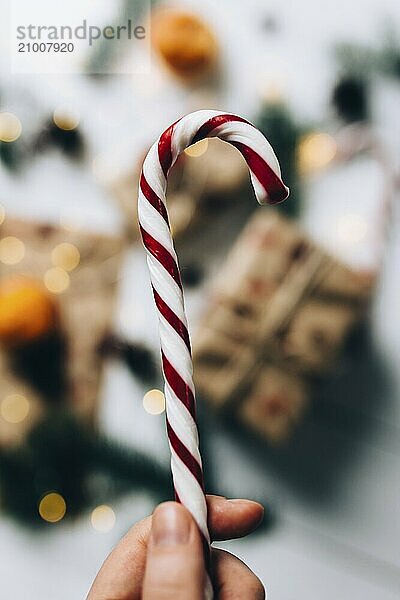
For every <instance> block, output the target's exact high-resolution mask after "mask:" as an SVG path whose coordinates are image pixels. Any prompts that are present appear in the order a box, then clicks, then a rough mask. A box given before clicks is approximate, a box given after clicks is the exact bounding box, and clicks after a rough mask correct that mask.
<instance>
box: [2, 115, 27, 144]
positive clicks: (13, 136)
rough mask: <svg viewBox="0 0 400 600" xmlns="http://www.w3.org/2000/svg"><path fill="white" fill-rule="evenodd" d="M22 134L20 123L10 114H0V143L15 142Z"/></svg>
mask: <svg viewBox="0 0 400 600" xmlns="http://www.w3.org/2000/svg"><path fill="white" fill-rule="evenodd" d="M21 133H22V125H21V121H20V120H19V119H18V117H17V116H16V115H14V114H13V113H10V112H0V141H1V142H15V140H17V139H18V138H19V136H20V135H21Z"/></svg>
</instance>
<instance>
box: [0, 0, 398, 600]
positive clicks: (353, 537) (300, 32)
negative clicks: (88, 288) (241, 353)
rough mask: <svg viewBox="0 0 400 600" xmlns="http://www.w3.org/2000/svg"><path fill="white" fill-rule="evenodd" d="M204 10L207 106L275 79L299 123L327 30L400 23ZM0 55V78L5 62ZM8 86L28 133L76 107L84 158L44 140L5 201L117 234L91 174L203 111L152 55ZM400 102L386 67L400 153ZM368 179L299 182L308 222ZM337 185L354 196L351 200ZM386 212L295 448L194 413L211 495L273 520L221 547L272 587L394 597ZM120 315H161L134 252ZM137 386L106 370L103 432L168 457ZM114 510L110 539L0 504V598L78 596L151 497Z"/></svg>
mask: <svg viewBox="0 0 400 600" xmlns="http://www.w3.org/2000/svg"><path fill="white" fill-rule="evenodd" d="M101 1H102V0H99V3H101ZM186 3H188V4H189V2H184V4H186ZM38 4H40V3H38ZM94 4H96V3H94ZM192 4H195V5H197V3H196V2H192ZM201 11H202V12H204V14H205V15H206V16H207V17H208V18H209V19H210V20H212V21H213V24H214V26H215V28H216V29H217V31H218V34H219V36H220V39H221V43H222V46H223V50H224V62H225V65H226V82H225V87H224V91H223V92H222V95H221V97H220V99H219V106H218V108H222V109H224V110H225V109H226V110H228V111H233V112H239V113H243V114H245V115H248V116H250V118H251V117H252V116H254V115H255V114H256V110H257V107H258V104H259V98H260V94H261V92H262V90H263V89H265V87H266V85H269V84H274V85H276V86H279V88H280V89H281V90H282V93H283V95H284V97H285V98H286V99H287V101H288V103H289V105H290V107H291V108H292V110H293V111H294V113H295V114H296V115H297V116H298V118H299V119H301V120H307V119H310V120H312V121H317V122H318V121H321V122H324V121H326V119H327V117H328V116H329V111H328V108H327V101H328V97H329V91H330V89H331V81H332V80H333V77H334V69H333V66H332V65H333V62H332V55H331V52H330V49H331V45H332V43H333V42H334V41H338V40H339V39H343V40H353V41H359V42H365V43H374V42H376V43H379V40H380V39H381V37H380V34H381V33H382V30H383V27H384V24H385V19H390V20H391V21H392V22H396V23H397V25H398V26H399V25H400V23H399V21H400V14H399V13H400V10H399V8H398V5H397V2H396V1H395V0H379V1H378V0H358V1H356V2H353V3H350V2H345V1H344V0H335V1H334V0H327V1H325V2H323V3H322V2H317V0H303V2H297V1H294V0H292V1H289V0H285V1H282V0H281V1H280V2H279V1H277V0H270V1H269V2H264V1H263V0H248V1H247V2H246V3H243V2H240V1H239V0H219V2H218V3H216V2H213V1H212V0H204V1H203V2H202V5H201ZM268 16H272V17H274V18H276V21H277V25H278V33H277V34H276V35H271V34H269V35H267V34H266V32H265V30H263V28H262V27H261V22H262V20H263V19H266V18H267V17H268ZM4 26H5V23H4V22H3V24H2V27H4ZM1 60H2V59H1V58H0V61H1ZM0 68H2V71H0V78H1V80H0V83H2V84H4V83H6V82H7V75H6V65H5V64H4V61H3V63H2V62H0ZM21 87H23V88H24V89H27V90H29V92H30V94H31V95H32V97H34V98H36V101H37V107H36V108H35V109H34V110H33V111H32V104H30V101H29V99H27V97H25V99H24V100H22V99H21V97H20V96H19V95H18V88H21ZM7 89H8V92H9V98H8V97H7V98H6V102H7V104H6V108H8V109H10V110H15V111H16V112H18V110H19V111H20V113H21V112H22V113H24V111H25V121H24V126H26V127H29V128H31V129H34V127H35V126H36V123H38V122H39V121H40V119H41V118H42V117H43V116H44V115H45V114H47V112H46V111H47V110H53V109H54V106H57V105H59V104H72V105H76V106H77V107H79V111H80V113H81V116H82V124H83V128H84V130H85V132H86V135H87V138H88V140H89V143H90V154H91V159H90V161H88V163H87V164H86V165H85V168H82V167H79V166H74V165H72V164H71V163H68V162H66V161H65V160H62V159H61V158H60V156H59V155H58V154H57V153H51V154H47V155H46V156H44V157H42V158H41V159H38V160H37V161H36V162H35V163H34V164H33V165H30V166H29V168H28V169H27V170H26V172H24V174H23V176H22V177H20V178H17V179H16V178H14V177H12V176H10V175H9V174H8V173H7V172H6V171H4V170H0V177H1V187H0V202H1V203H2V204H3V205H4V206H5V207H6V209H7V211H9V212H10V213H11V212H12V213H13V214H20V215H21V214H23V215H30V216H32V217H35V218H42V217H43V218H47V219H51V220H55V221H58V220H59V218H60V215H65V216H68V217H70V218H71V217H75V218H79V220H80V221H81V222H82V223H83V224H84V225H85V226H88V227H91V228H94V229H97V230H117V229H118V227H120V225H121V223H120V219H119V215H118V213H117V212H116V211H115V210H114V208H113V207H112V204H111V202H110V199H109V198H108V197H107V194H106V193H105V192H104V190H103V188H102V187H101V185H100V184H99V172H100V177H103V176H106V177H108V176H111V175H112V174H113V173H115V172H116V171H117V170H118V169H119V168H121V167H123V166H124V165H129V164H131V163H132V162H133V160H134V159H135V157H136V156H137V155H138V153H139V152H141V151H142V148H143V146H144V145H148V144H149V143H150V142H151V141H152V140H153V138H154V137H155V136H156V135H157V134H158V133H159V131H160V130H161V129H162V128H163V127H164V126H166V125H167V124H169V123H170V122H171V121H172V120H174V119H175V118H176V117H177V116H178V115H180V114H182V113H183V112H186V111H189V110H191V109H193V108H194V107H196V108H197V107H198V101H197V100H196V99H195V98H194V97H193V94H191V93H189V92H188V91H187V90H184V89H182V88H181V89H179V88H176V87H175V86H174V85H172V84H171V82H169V81H166V80H165V78H164V77H163V76H162V75H161V74H160V73H159V72H158V71H157V69H156V68H153V70H152V72H151V73H150V74H149V75H145V74H144V75H137V76H135V77H134V78H128V77H123V78H114V79H112V80H111V81H109V82H108V83H95V82H90V81H88V80H87V79H85V78H80V77H70V78H58V77H55V76H54V77H47V78H42V77H39V76H35V77H14V78H12V80H11V85H9V86H8V88H7ZM399 100H400V91H399V86H397V88H396V86H395V85H394V83H393V82H392V83H391V82H389V81H388V80H384V79H381V80H379V81H377V82H376V85H375V87H374V94H373V105H374V114H375V117H376V119H377V121H378V123H379V126H380V128H381V130H382V133H383V135H384V136H385V137H386V139H387V142H388V144H389V145H390V147H391V149H392V156H393V158H394V160H396V156H397V157H398V156H399V150H400V117H399V112H398V106H399ZM204 103H205V104H206V103H207V100H206V99H204ZM396 153H397V154H396ZM93 159H95V168H94V169H93V165H92V160H93ZM398 162H399V161H398V160H397V163H398ZM379 177H380V176H379V173H377V172H376V171H375V170H374V166H373V165H371V164H370V163H369V162H366V161H365V160H364V161H358V162H357V163H355V164H353V165H352V166H351V167H349V168H347V169H344V170H342V171H340V172H336V173H333V174H332V173H331V174H329V175H327V176H326V177H324V178H321V179H317V180H315V181H314V182H313V183H312V184H311V185H310V187H309V190H308V192H309V193H308V196H307V204H306V208H307V210H306V213H305V215H304V221H305V225H306V226H307V227H308V228H309V230H310V231H312V232H314V233H315V232H317V235H318V234H319V235H320V236H321V235H322V237H323V238H325V239H329V237H330V236H331V235H332V227H333V225H332V223H334V220H335V218H337V217H338V215H340V214H341V211H343V212H346V211H347V210H349V209H351V211H352V212H356V213H359V214H363V210H365V204H366V203H365V199H366V198H369V200H370V201H371V202H372V205H373V206H375V208H376V205H374V199H376V198H377V196H376V195H375V192H376V190H378V189H379V186H380V180H379ZM349 185H350V186H351V189H352V190H354V194H353V193H347V195H346V190H348V189H349V188H348V186H349ZM132 201H134V197H133V196H132ZM397 217H398V211H397ZM392 221H393V222H392V228H391V235H390V238H389V241H388V243H387V247H386V251H385V257H384V266H383V270H382V276H381V279H380V284H379V289H378V293H377V296H376V299H375V302H374V307H373V315H372V326H371V330H372V335H371V337H372V340H371V341H370V343H369V344H368V349H367V350H365V349H364V351H363V352H362V353H361V356H360V357H359V359H354V360H353V362H352V363H351V364H350V365H347V367H348V368H347V370H346V369H345V371H344V373H345V374H344V375H343V376H342V377H340V378H338V380H337V381H333V382H332V383H331V384H330V385H329V386H328V387H327V388H325V390H324V392H323V394H322V397H321V399H320V400H321V404H320V407H317V409H316V410H315V411H314V412H313V414H311V415H310V416H309V418H308V420H307V422H306V424H305V426H304V428H303V430H302V432H301V434H299V436H298V437H297V438H296V439H295V441H294V442H293V445H292V447H291V449H289V450H287V451H283V452H281V453H279V452H270V451H267V450H260V448H259V447H256V446H255V445H252V444H242V445H241V444H240V443H238V442H237V440H235V438H234V437H232V436H231V435H229V434H228V433H226V432H224V431H221V429H220V428H219V427H218V426H217V425H216V424H212V423H207V436H206V442H207V447H208V450H209V452H210V453H211V455H212V460H213V465H214V469H215V470H216V471H217V473H218V478H219V484H220V487H221V490H223V491H224V493H227V494H229V495H230V496H236V495H237V496H241V497H243V496H244V497H250V498H251V497H255V498H259V499H261V500H263V501H264V502H265V503H267V504H269V505H270V506H271V508H272V511H273V513H274V515H275V519H276V523H275V526H274V527H273V528H272V529H271V530H269V531H264V532H261V533H260V534H259V535H257V536H253V537H252V538H250V539H248V540H243V541H234V542H230V543H229V544H225V547H227V548H229V549H230V550H231V551H232V552H235V553H237V554H239V555H240V556H241V557H242V558H243V559H244V560H245V561H246V562H247V563H248V564H249V565H250V566H251V567H252V568H253V569H254V570H255V571H256V573H257V574H258V575H259V576H260V577H261V578H262V580H263V582H264V584H265V586H266V588H267V591H268V596H269V598H272V599H277V600H294V599H297V598H310V599H316V600H317V599H319V598H324V600H331V599H332V600H333V599H336V598H337V597H339V596H340V597H341V598H342V599H343V600H354V599H358V598H363V599H364V600H369V599H371V600H372V599H375V598H379V599H381V600H394V599H395V598H398V597H399V595H400V551H399V550H400V536H399V500H400V495H399V467H400V459H399V453H400V448H399V441H398V434H399V428H400V419H399V417H400V410H399V407H400V398H399V396H400V374H399V369H398V364H399V361H400V317H399V311H398V305H399V299H400V283H399V277H398V269H399V264H400V225H399V220H398V218H396V214H395V217H394V218H393V220H392ZM217 229H218V224H217ZM331 243H332V240H331ZM203 299H204V293H203V292H202V290H201V289H200V290H198V291H196V293H194V292H188V294H187V304H188V308H189V313H190V322H191V324H192V323H194V322H195V321H196V317H197V315H198V313H199V311H200V309H201V306H202V304H203V301H204V300H203ZM116 326H117V327H118V328H120V329H121V331H122V332H123V333H124V334H126V335H131V336H132V337H133V338H134V339H143V340H145V341H146V342H147V343H149V344H152V345H153V346H154V348H156V347H157V330H156V318H155V313H154V309H153V305H152V301H151V297H150V292H149V288H148V280H147V273H146V268H145V262H144V257H143V253H142V251H141V249H139V248H138V249H135V250H132V252H131V253H130V254H129V256H128V257H127V260H126V264H125V269H124V276H123V278H122V281H121V295H120V303H119V311H118V314H117V316H116ZM144 391H145V390H144V388H143V387H142V386H141V385H139V384H138V383H137V382H135V381H134V380H133V379H132V378H131V376H130V375H129V374H128V373H127V371H126V370H125V369H124V368H123V367H122V366H120V365H111V366H110V368H109V369H108V371H107V376H106V380H105V383H104V389H103V392H102V405H101V425H102V428H103V429H104V430H105V431H106V432H107V433H108V434H109V435H110V436H112V437H114V438H116V439H118V440H122V441H124V442H126V443H127V444H132V445H135V446H137V447H140V448H142V449H147V450H148V451H149V452H151V453H153V454H154V455H155V456H157V457H158V458H159V459H160V460H162V461H164V462H165V464H167V462H168V453H167V448H166V442H165V436H164V426H163V417H154V416H150V415H148V414H147V413H145V412H144V410H143V408H142V406H141V398H142V395H143V392H144ZM113 508H114V510H115V512H116V516H117V521H116V526H115V527H114V529H113V530H112V531H111V532H110V533H107V534H101V533H98V532H95V531H94V530H93V529H92V528H91V526H90V523H89V514H87V515H84V516H82V517H81V518H79V519H78V520H76V521H75V522H73V523H70V522H65V524H60V525H57V526H55V527H49V531H48V533H46V534H43V535H40V536H39V535H33V534H29V533H27V532H26V531H24V530H22V529H21V528H19V527H18V526H17V525H16V524H15V523H13V522H12V521H10V520H8V519H7V518H5V517H1V518H0V540H1V542H0V552H1V560H0V582H1V590H2V597H3V596H4V597H7V598H12V599H13V600H25V598H27V597H28V596H29V597H30V598H31V599H32V600H36V599H38V600H39V598H40V599H42V598H52V597H54V598H58V599H59V600H71V599H75V598H76V599H79V598H83V597H84V595H85V593H86V591H87V589H88V587H89V585H90V582H91V580H92V578H93V576H94V574H95V573H96V571H97V570H98V568H99V566H100V564H101V562H102V560H103V559H104V557H105V556H106V554H107V553H108V551H109V550H110V549H111V547H112V546H113V544H114V543H116V542H117V540H118V539H119V537H120V536H121V535H122V534H123V533H124V532H125V530H126V529H127V528H128V527H129V525H130V524H131V523H133V522H134V521H135V520H136V519H138V518H139V517H141V516H143V515H144V514H146V513H147V512H149V511H150V510H151V508H152V507H151V504H150V500H149V498H147V497H146V495H144V494H140V495H139V494H133V495H131V496H129V497H125V498H124V499H122V500H121V501H119V502H118V503H116V504H115V505H114V506H113Z"/></svg>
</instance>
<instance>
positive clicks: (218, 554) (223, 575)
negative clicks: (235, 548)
mask: <svg viewBox="0 0 400 600" xmlns="http://www.w3.org/2000/svg"><path fill="white" fill-rule="evenodd" d="M211 564H212V571H213V572H212V578H213V581H214V582H215V584H214V585H215V596H216V597H218V600H264V599H265V590H264V586H263V584H262V583H261V581H260V580H259V579H258V577H256V575H254V573H253V572H252V571H250V569H249V568H248V567H247V566H246V565H245V564H244V563H243V562H242V561H241V560H240V559H239V558H237V557H236V556H233V554H230V553H229V552H225V551H224V550H216V549H215V548H213V550H212V563H211Z"/></svg>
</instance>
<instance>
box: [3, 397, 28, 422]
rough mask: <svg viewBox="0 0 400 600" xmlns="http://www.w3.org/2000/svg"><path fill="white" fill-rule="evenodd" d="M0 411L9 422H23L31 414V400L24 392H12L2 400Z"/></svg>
mask: <svg viewBox="0 0 400 600" xmlns="http://www.w3.org/2000/svg"><path fill="white" fill-rule="evenodd" d="M0 413H1V416H2V417H3V419H4V420H5V421H7V423H21V422H22V421H23V420H24V419H26V417H27V416H28V414H29V402H28V400H27V399H26V398H25V396H23V395H22V394H10V395H9V396H6V397H5V398H3V400H2V401H1V404H0Z"/></svg>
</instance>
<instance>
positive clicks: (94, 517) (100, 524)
mask: <svg viewBox="0 0 400 600" xmlns="http://www.w3.org/2000/svg"><path fill="white" fill-rule="evenodd" d="M115 521H116V517H115V513H114V511H113V509H112V508H111V506H107V504H101V505H100V506H96V508H95V509H94V510H93V511H92V514H91V515H90V522H91V524H92V527H93V529H95V530H96V531H99V532H101V533H107V532H108V531H111V529H112V528H113V527H114V525H115Z"/></svg>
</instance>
